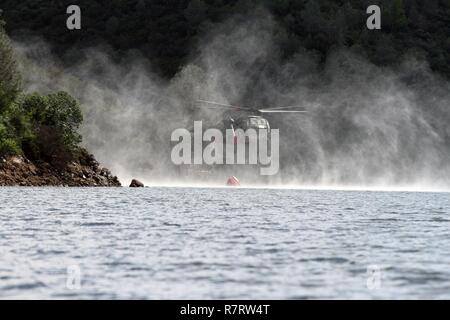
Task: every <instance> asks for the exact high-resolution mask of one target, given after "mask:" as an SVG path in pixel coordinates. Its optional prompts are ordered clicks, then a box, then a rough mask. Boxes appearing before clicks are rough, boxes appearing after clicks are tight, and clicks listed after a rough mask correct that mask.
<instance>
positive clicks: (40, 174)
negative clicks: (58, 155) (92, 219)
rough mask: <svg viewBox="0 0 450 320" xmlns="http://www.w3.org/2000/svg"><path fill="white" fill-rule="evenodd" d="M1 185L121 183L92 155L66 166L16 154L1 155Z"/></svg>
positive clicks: (108, 185) (95, 184) (84, 185)
mask: <svg viewBox="0 0 450 320" xmlns="http://www.w3.org/2000/svg"><path fill="white" fill-rule="evenodd" d="M0 186H68V187H120V186H121V184H120V182H119V180H118V179H117V177H115V176H112V175H111V172H110V171H109V170H108V169H106V168H101V167H100V166H99V163H98V162H97V161H96V160H95V159H94V157H93V156H92V155H87V156H84V157H83V158H82V159H80V160H78V161H76V162H70V163H68V164H67V165H65V166H64V167H63V168H56V167H54V166H52V165H50V164H49V163H46V162H31V161H30V160H28V159H27V158H25V157H23V156H13V157H3V158H0Z"/></svg>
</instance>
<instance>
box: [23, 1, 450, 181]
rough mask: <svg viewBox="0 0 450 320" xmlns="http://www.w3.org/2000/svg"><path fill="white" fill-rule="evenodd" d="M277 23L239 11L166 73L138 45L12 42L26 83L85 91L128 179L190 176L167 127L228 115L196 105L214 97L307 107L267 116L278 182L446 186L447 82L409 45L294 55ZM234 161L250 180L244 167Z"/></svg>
mask: <svg viewBox="0 0 450 320" xmlns="http://www.w3.org/2000/svg"><path fill="white" fill-rule="evenodd" d="M277 30H278V27H277V24H276V22H275V21H274V20H273V19H272V18H271V16H270V15H269V14H268V13H267V12H265V11H260V10H258V11H256V12H255V13H253V15H251V16H235V17H233V18H231V19H229V20H228V21H226V22H224V23H222V24H220V25H218V26H216V28H215V29H214V30H211V31H209V33H208V34H205V35H204V36H203V37H202V40H200V41H199V42H198V43H197V44H196V46H195V48H196V50H192V52H193V53H192V55H191V57H190V59H189V62H188V63H187V64H186V65H185V66H184V67H183V68H181V69H180V70H179V72H178V73H177V75H176V76H175V77H173V78H172V79H170V80H167V79H161V78H160V77H158V76H157V75H156V73H155V72H153V71H152V64H151V61H148V60H146V59H145V58H144V57H142V56H140V55H139V54H137V53H135V52H129V53H127V56H126V57H124V58H123V59H121V61H124V62H122V63H117V62H114V61H113V60H112V59H111V58H110V54H109V49H108V48H105V47H96V48H89V49H85V50H83V51H77V52H74V53H73V54H77V55H78V56H81V57H82V58H81V59H80V62H79V63H77V64H76V65H75V66H71V67H65V66H64V64H63V63H61V62H60V61H59V60H58V58H57V57H56V56H54V55H52V54H51V48H50V47H49V45H48V44H47V43H46V42H45V41H44V40H43V39H40V38H27V37H24V36H21V37H16V38H14V47H15V49H16V52H17V54H18V56H19V62H20V68H21V72H22V74H23V77H24V83H25V89H26V91H27V92H34V91H42V92H50V91H58V90H65V91H67V92H69V93H70V94H72V95H73V96H74V97H76V98H77V99H79V101H80V103H81V105H82V109H83V114H84V124H83V126H82V128H81V133H82V135H83V139H84V141H83V145H84V146H85V147H86V148H87V149H88V150H89V151H90V152H92V153H93V154H94V155H95V157H96V158H97V159H98V160H99V161H100V163H101V164H102V165H104V166H106V167H108V168H109V169H111V171H112V172H113V174H115V175H118V177H119V179H120V180H121V182H122V183H124V184H126V183H128V182H129V180H130V179H131V178H139V179H140V180H142V181H144V182H146V183H147V184H158V183H161V184H164V183H169V182H171V183H176V182H177V181H179V182H186V180H183V179H182V177H180V176H179V174H178V173H177V171H174V169H173V165H172V164H171V162H170V151H171V143H170V135H171V132H172V130H174V129H176V128H190V127H191V126H192V125H193V121H194V120H208V121H211V122H214V121H218V120H220V118H221V117H223V114H220V113H219V112H217V111H212V110H206V109H205V110H204V109H201V110H200V109H195V108H193V102H194V101H195V100H197V99H206V100H211V101H216V102H220V103H231V104H236V103H240V104H245V105H255V106H261V107H278V106H285V105H296V106H302V107H305V108H306V109H307V110H308V113H307V114H301V115H298V116H297V115H295V116H292V115H290V116H288V117H287V116H271V117H267V118H268V119H269V121H270V124H271V126H272V128H278V129H279V130H280V144H281V145H280V166H281V169H280V173H279V174H278V175H276V176H273V177H271V178H268V180H267V181H265V182H266V183H267V182H269V183H271V185H274V186H282V185H289V186H299V187H301V186H317V187H323V186H360V187H367V188H370V187H373V186H384V187H391V188H392V187H394V188H395V187H411V188H415V187H421V188H429V189H449V187H450V164H449V159H450V145H449V142H450V127H449V126H448V123H449V121H450V111H449V106H450V83H449V81H448V80H446V79H444V78H442V77H440V76H439V75H437V74H434V73H433V72H432V71H431V70H430V68H429V66H428V64H427V62H426V61H425V60H422V59H420V58H418V57H416V56H414V55H413V54H411V55H407V56H405V57H404V58H403V62H402V63H401V64H400V65H398V66H395V67H380V66H375V65H374V64H372V63H370V62H369V61H368V59H366V58H365V57H364V56H363V55H362V54H361V53H360V52H359V50H358V48H335V49H334V50H331V52H330V54H329V55H328V57H327V59H326V61H325V62H324V61H319V58H318V57H317V55H315V53H314V52H309V51H307V50H303V51H301V52H298V53H297V54H296V55H294V56H292V57H291V58H289V59H288V60H286V59H284V58H283V55H282V52H280V50H279V48H277V46H276V41H275V39H276V37H277ZM233 170H234V169H230V170H229V172H233V173H235V175H236V176H238V177H240V178H241V181H242V180H244V181H243V182H244V183H245V179H246V178H245V177H246V172H245V168H240V169H236V170H237V171H236V172H237V173H236V172H234V171H233ZM227 173H228V172H227ZM242 177H244V179H242ZM249 179H250V178H249ZM188 182H189V181H188ZM222 182H223V183H224V182H225V181H222V180H220V181H219V183H222ZM192 183H194V179H193V180H192ZM247 183H248V184H251V183H253V184H257V182H255V181H250V180H247Z"/></svg>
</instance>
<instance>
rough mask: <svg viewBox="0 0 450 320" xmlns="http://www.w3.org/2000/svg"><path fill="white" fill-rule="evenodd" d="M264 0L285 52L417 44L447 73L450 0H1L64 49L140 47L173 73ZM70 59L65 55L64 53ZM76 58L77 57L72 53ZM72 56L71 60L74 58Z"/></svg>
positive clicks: (17, 21)
mask: <svg viewBox="0 0 450 320" xmlns="http://www.w3.org/2000/svg"><path fill="white" fill-rule="evenodd" d="M69 4H78V5H79V6H80V7H81V9H82V29H81V30H77V31H71V32H69V31H68V30H67V28H66V19H67V14H66V8H67V6H68V5H69ZM371 4H378V5H379V6H380V7H381V10H382V29H381V30H375V31H369V30H367V28H366V19H367V17H368V15H367V14H366V8H367V7H368V6H369V5H371ZM255 7H263V8H265V9H266V10H267V11H268V12H270V13H271V14H272V15H273V17H274V19H275V20H276V21H277V22H278V23H277V26H278V29H277V30H274V32H276V37H275V38H276V39H277V40H276V41H277V43H276V45H277V46H278V48H279V50H280V52H282V55H283V56H284V57H285V58H288V57H289V56H291V55H293V54H295V53H296V52H298V51H299V50H305V49H306V50H309V51H311V52H315V53H317V54H318V56H319V57H320V58H321V59H322V60H324V59H325V57H326V56H327V53H328V52H329V50H331V49H333V48H335V47H342V46H345V47H356V48H357V49H358V50H360V51H362V52H363V53H364V54H365V55H366V56H367V57H369V59H370V60H371V61H372V62H374V63H376V64H378V65H393V64H395V63H396V62H398V61H399V59H401V57H402V55H403V54H405V53H406V52H410V51H414V52H416V53H417V54H419V55H423V56H424V57H426V58H427V60H428V61H429V63H430V65H431V67H432V69H433V70H435V71H438V72H440V73H442V74H444V75H446V76H447V77H450V0H427V1H424V0H370V1H369V0H192V1H190V0H112V1H110V0H78V1H75V0H70V1H66V0H58V1H47V0H22V1H17V0H2V1H0V8H2V9H3V17H4V19H5V20H6V22H7V26H6V29H7V31H8V32H9V33H10V34H12V35H14V36H17V35H23V34H24V33H23V32H22V30H24V29H28V30H29V31H28V32H27V34H29V33H30V30H31V31H32V32H33V33H35V34H38V35H43V36H44V37H45V38H46V39H47V40H49V41H50V42H51V43H52V44H53V45H54V50H55V52H56V53H57V54H59V55H60V56H62V57H63V56H64V54H65V53H66V52H67V50H68V49H69V48H73V47H88V46H92V45H98V44H99V43H104V44H107V45H110V46H111V47H112V48H113V49H114V50H115V55H116V58H119V59H120V57H121V56H122V55H121V53H123V52H125V51H128V50H130V49H137V50H139V51H140V52H142V54H143V55H144V56H146V57H147V58H149V60H150V61H151V62H152V64H153V66H154V68H155V70H157V71H158V72H159V73H160V74H161V75H163V76H165V77H168V78H169V77H171V76H173V75H174V74H175V73H176V72H177V71H178V70H179V69H180V67H181V66H182V65H183V64H184V63H185V62H186V61H187V59H188V58H189V56H190V55H192V54H194V53H195V52H194V51H195V50H196V44H197V43H198V41H199V39H201V38H202V37H203V36H204V35H205V34H207V32H208V31H209V30H212V29H213V26H214V25H215V24H217V23H220V22H222V21H224V20H226V19H227V18H228V17H230V16H235V15H242V17H243V19H245V15H246V13H249V12H253V11H254V10H255ZM66 58H67V57H66ZM75 58H76V57H75ZM74 60H76V59H74V57H73V56H71V57H70V58H67V59H66V61H67V62H72V63H73V62H74Z"/></svg>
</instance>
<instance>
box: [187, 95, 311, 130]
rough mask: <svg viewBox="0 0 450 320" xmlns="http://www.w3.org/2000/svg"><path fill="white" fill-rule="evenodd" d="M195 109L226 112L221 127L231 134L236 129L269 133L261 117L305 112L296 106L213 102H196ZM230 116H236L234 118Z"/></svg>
mask: <svg viewBox="0 0 450 320" xmlns="http://www.w3.org/2000/svg"><path fill="white" fill-rule="evenodd" d="M195 107H196V108H207V109H219V110H228V111H229V112H228V114H227V116H226V117H225V118H224V119H223V120H222V122H223V124H222V127H224V128H230V129H232V130H233V132H234V131H235V130H236V129H242V130H244V131H246V130H248V129H255V130H260V129H265V130H267V132H268V133H270V123H269V121H268V120H267V119H266V118H264V117H263V114H292V113H306V112H307V111H306V110H305V109H304V108H302V107H298V106H284V107H275V108H262V107H249V106H237V105H231V104H225V103H218V102H214V101H207V100H202V99H199V100H197V104H196V105H195ZM232 114H236V115H237V117H234V116H233V115H232Z"/></svg>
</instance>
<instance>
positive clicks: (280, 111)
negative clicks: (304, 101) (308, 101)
mask: <svg viewBox="0 0 450 320" xmlns="http://www.w3.org/2000/svg"><path fill="white" fill-rule="evenodd" d="M258 112H261V113H307V112H308V111H306V110H274V109H261V110H258Z"/></svg>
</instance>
